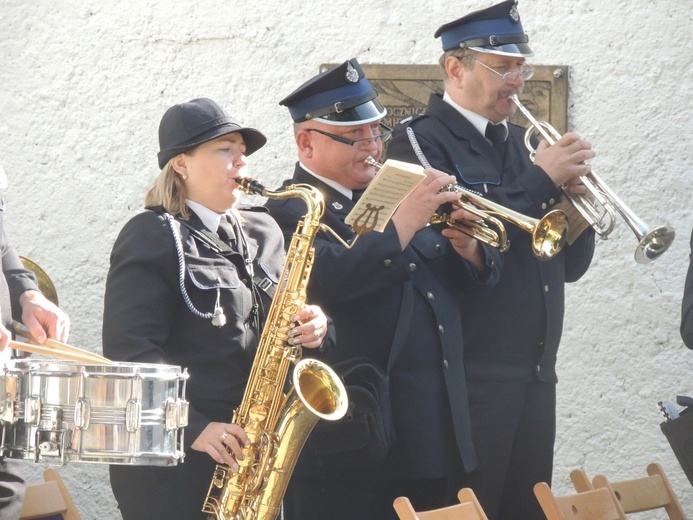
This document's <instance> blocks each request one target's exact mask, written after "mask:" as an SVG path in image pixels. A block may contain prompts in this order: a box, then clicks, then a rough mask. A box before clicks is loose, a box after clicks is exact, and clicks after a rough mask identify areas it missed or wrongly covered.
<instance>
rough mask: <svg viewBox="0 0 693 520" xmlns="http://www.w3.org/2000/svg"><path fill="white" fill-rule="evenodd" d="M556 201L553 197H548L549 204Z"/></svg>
mask: <svg viewBox="0 0 693 520" xmlns="http://www.w3.org/2000/svg"><path fill="white" fill-rule="evenodd" d="M555 202H556V199H554V198H553V197H552V198H550V199H549V204H551V205H553V204H554V203H555Z"/></svg>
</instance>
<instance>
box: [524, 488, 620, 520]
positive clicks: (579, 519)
mask: <svg viewBox="0 0 693 520" xmlns="http://www.w3.org/2000/svg"><path fill="white" fill-rule="evenodd" d="M534 494H535V495H536V497H537V500H539V504H540V505H541V508H542V510H543V511H544V515H546V518H547V520H571V519H575V520H626V516H625V514H624V513H623V510H622V509H621V506H620V505H619V503H618V500H616V497H615V496H614V494H613V492H612V491H611V490H610V489H608V488H599V489H591V490H589V491H584V492H582V493H575V494H572V495H562V496H556V495H554V494H553V491H551V488H550V487H549V485H548V484H547V483H546V482H539V483H538V484H536V485H535V486H534Z"/></svg>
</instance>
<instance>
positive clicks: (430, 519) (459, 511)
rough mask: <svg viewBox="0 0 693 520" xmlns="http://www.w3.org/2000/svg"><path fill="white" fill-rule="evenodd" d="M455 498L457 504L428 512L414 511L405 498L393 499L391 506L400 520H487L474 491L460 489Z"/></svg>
mask: <svg viewBox="0 0 693 520" xmlns="http://www.w3.org/2000/svg"><path fill="white" fill-rule="evenodd" d="M457 498H458V499H459V501H460V503H459V504H455V505H454V506H449V507H443V508H441V509H432V510H430V511H418V512H417V511H414V508H413V507H412V505H411V502H410V501H409V499H408V498H407V497H399V498H397V499H395V502H394V504H393V506H394V508H395V511H396V512H397V516H398V517H399V519H400V520H488V517H487V516H486V513H484V510H483V509H482V508H481V504H479V501H478V500H477V498H476V495H475V494H474V491H472V490H471V489H469V488H462V489H460V490H459V491H458V493H457Z"/></svg>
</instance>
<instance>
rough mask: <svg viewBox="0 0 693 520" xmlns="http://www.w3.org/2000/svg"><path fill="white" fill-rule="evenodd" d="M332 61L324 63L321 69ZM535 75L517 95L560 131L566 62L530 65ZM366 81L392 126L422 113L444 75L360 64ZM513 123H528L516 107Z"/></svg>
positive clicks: (429, 69)
mask: <svg viewBox="0 0 693 520" xmlns="http://www.w3.org/2000/svg"><path fill="white" fill-rule="evenodd" d="M333 66H334V64H324V65H321V66H320V70H321V71H324V70H327V69H329V68H330V67H333ZM532 66H533V67H534V71H535V72H534V76H532V79H531V80H529V81H527V82H526V83H525V88H524V90H523V92H522V95H521V96H520V100H521V101H522V104H523V105H524V106H526V107H527V109H528V110H529V111H530V112H531V113H532V115H534V117H535V118H536V119H537V120H539V121H548V122H549V123H551V125H553V126H554V128H556V130H558V131H559V132H560V133H561V134H564V133H565V132H566V128H567V119H568V116H567V114H568V67H567V66H566V65H532ZM361 68H362V69H363V71H364V72H365V74H366V76H367V77H368V81H369V82H370V83H371V85H373V86H374V87H375V88H376V89H377V90H378V99H379V100H380V102H381V103H382V104H383V105H385V106H386V107H387V116H386V117H385V119H384V120H383V122H384V123H385V124H386V125H388V126H394V125H396V124H397V123H398V122H400V121H401V120H402V119H404V118H406V117H409V116H412V115H416V114H420V113H422V112H423V111H424V110H425V108H426V105H427V104H428V97H429V95H430V94H431V92H438V93H440V92H442V90H443V76H442V71H441V69H440V67H439V66H438V65H374V64H361ZM511 121H512V122H513V123H516V124H518V125H521V126H525V127H526V126H528V122H527V120H526V119H525V117H524V116H523V115H522V114H521V113H520V112H519V110H518V111H517V113H516V114H515V115H514V116H513V117H512V118H511Z"/></svg>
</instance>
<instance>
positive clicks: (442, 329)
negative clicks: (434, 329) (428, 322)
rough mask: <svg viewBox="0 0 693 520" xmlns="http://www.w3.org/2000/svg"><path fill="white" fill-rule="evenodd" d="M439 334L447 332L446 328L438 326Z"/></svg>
mask: <svg viewBox="0 0 693 520" xmlns="http://www.w3.org/2000/svg"><path fill="white" fill-rule="evenodd" d="M438 332H440V333H441V334H442V333H443V332H445V328H444V327H443V326H442V325H438Z"/></svg>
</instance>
